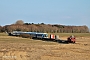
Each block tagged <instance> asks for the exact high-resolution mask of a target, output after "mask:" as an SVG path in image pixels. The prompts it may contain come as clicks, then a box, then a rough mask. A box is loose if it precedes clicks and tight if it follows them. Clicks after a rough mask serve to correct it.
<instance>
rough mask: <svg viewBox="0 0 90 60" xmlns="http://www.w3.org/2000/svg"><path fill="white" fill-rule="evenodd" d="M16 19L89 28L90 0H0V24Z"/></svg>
mask: <svg viewBox="0 0 90 60" xmlns="http://www.w3.org/2000/svg"><path fill="white" fill-rule="evenodd" d="M17 20H23V21H24V22H25V23H26V22H27V23H45V24H61V25H70V26H72V25H75V26H82V25H86V26H88V27H89V28H90V0H0V25H1V26H4V25H8V24H13V23H15V22H16V21H17Z"/></svg>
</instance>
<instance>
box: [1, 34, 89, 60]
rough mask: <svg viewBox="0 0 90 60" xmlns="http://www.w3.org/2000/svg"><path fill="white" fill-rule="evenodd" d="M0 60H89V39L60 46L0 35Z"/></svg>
mask: <svg viewBox="0 0 90 60" xmlns="http://www.w3.org/2000/svg"><path fill="white" fill-rule="evenodd" d="M66 38H67V37H66V36H65V37H64V36H63V37H61V39H66ZM0 60H90V37H78V38H77V42H76V44H71V43H70V44H62V43H57V42H50V41H41V40H32V39H29V38H21V37H12V36H7V35H0Z"/></svg>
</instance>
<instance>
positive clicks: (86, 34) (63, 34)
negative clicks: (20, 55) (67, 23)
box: [49, 33, 90, 37]
mask: <svg viewBox="0 0 90 60" xmlns="http://www.w3.org/2000/svg"><path fill="white" fill-rule="evenodd" d="M50 34H54V35H59V36H61V37H68V36H70V35H74V36H76V37H90V33H49V35H50Z"/></svg>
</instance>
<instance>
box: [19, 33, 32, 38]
mask: <svg viewBox="0 0 90 60" xmlns="http://www.w3.org/2000/svg"><path fill="white" fill-rule="evenodd" d="M20 37H22V38H30V39H32V36H31V35H29V34H20Z"/></svg>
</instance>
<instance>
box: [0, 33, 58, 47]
mask: <svg viewBox="0 0 90 60" xmlns="http://www.w3.org/2000/svg"><path fill="white" fill-rule="evenodd" d="M0 43H1V44H10V43H16V44H17V43H24V44H29V45H56V44H57V43H55V42H49V41H42V40H33V39H30V38H21V37H15V36H8V35H7V34H5V33H0Z"/></svg>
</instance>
